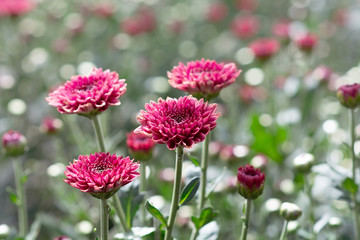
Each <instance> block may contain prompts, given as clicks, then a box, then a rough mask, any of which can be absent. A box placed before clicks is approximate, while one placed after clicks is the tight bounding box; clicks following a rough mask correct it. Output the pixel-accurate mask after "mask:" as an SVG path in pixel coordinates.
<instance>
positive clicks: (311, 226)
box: [304, 175, 316, 240]
mask: <svg viewBox="0 0 360 240" xmlns="http://www.w3.org/2000/svg"><path fill="white" fill-rule="evenodd" d="M304 188H305V193H306V195H307V196H308V198H309V215H310V223H309V232H310V234H311V237H310V239H311V240H314V239H316V233H315V232H314V225H315V216H314V200H313V198H312V196H311V187H310V184H309V181H308V177H307V175H304Z"/></svg>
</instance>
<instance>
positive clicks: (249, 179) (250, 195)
mask: <svg viewBox="0 0 360 240" xmlns="http://www.w3.org/2000/svg"><path fill="white" fill-rule="evenodd" d="M264 183H265V173H262V172H261V170H260V169H257V168H254V167H253V166H251V165H250V164H247V165H246V166H242V167H239V169H238V173H237V184H236V186H237V189H238V192H239V194H240V195H241V196H243V197H244V198H246V199H256V198H257V197H258V196H260V195H261V194H262V192H263V190H264Z"/></svg>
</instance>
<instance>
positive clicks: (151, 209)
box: [145, 201, 167, 226]
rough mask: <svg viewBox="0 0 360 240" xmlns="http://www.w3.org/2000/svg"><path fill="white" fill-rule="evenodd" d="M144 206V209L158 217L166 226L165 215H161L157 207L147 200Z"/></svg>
mask: <svg viewBox="0 0 360 240" xmlns="http://www.w3.org/2000/svg"><path fill="white" fill-rule="evenodd" d="M145 208H146V210H147V211H148V212H149V213H150V214H151V215H152V216H153V217H155V218H156V219H158V220H159V221H160V222H161V223H162V224H164V225H165V226H167V223H166V219H165V217H164V216H163V215H162V213H161V212H160V211H159V209H157V208H156V207H154V206H153V205H151V203H150V202H149V201H146V203H145Z"/></svg>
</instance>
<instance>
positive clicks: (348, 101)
mask: <svg viewBox="0 0 360 240" xmlns="http://www.w3.org/2000/svg"><path fill="white" fill-rule="evenodd" d="M337 97H338V99H339V101H340V103H341V104H342V105H344V106H345V107H347V108H356V107H358V106H359V104H360V84H357V83H354V84H347V85H343V86H341V87H339V89H338V91H337Z"/></svg>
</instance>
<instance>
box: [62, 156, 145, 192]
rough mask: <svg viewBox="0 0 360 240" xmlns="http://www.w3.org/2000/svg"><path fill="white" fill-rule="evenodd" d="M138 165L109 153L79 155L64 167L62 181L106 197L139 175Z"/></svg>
mask: <svg viewBox="0 0 360 240" xmlns="http://www.w3.org/2000/svg"><path fill="white" fill-rule="evenodd" d="M139 166H140V165H139V163H137V162H133V160H130V158H129V157H126V158H123V157H122V156H120V157H118V156H116V155H115V154H113V155H110V153H103V152H100V153H95V154H90V155H80V156H79V158H78V159H75V160H74V162H73V163H70V166H67V167H66V170H65V176H66V177H67V178H66V179H64V182H66V183H67V184H69V185H71V186H73V187H75V188H78V189H79V190H80V191H82V192H87V193H90V194H91V195H92V196H94V197H96V198H99V199H108V198H110V197H111V196H112V195H113V194H114V193H116V192H117V191H118V190H119V189H120V187H122V186H124V185H126V184H128V183H130V182H132V181H133V180H134V178H136V177H137V176H138V175H139V173H138V172H137V171H136V170H137V169H138V168H139Z"/></svg>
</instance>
